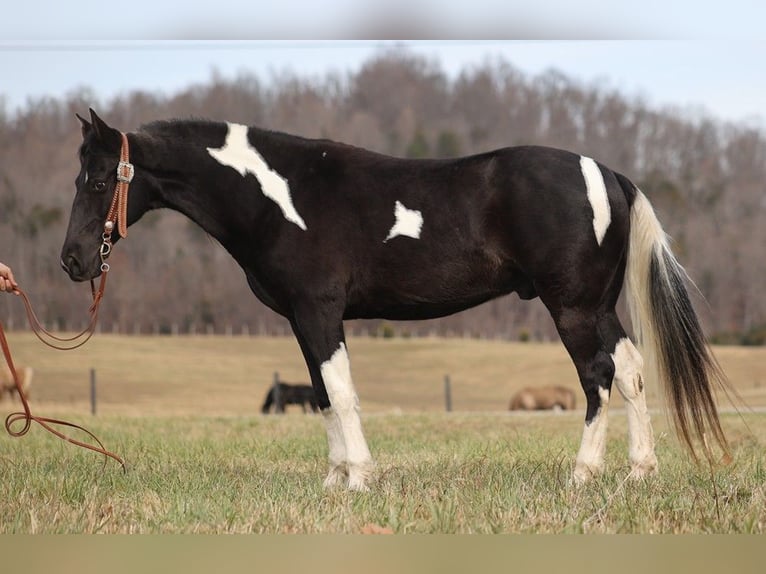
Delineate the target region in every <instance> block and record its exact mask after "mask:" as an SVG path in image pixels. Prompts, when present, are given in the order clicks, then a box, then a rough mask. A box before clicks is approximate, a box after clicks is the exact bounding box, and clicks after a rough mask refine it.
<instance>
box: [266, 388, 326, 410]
mask: <svg viewBox="0 0 766 574" xmlns="http://www.w3.org/2000/svg"><path fill="white" fill-rule="evenodd" d="M277 385H278V387H277ZM287 405H300V406H301V408H302V409H303V412H304V413H306V412H307V411H306V405H308V407H309V408H310V409H311V412H314V413H315V412H317V411H318V410H319V405H318V404H317V400H316V395H315V394H314V388H313V387H312V386H311V385H303V384H299V383H283V382H281V381H280V382H279V383H276V384H275V385H272V386H271V387H270V388H269V391H268V392H267V393H266V398H265V399H264V401H263V406H261V412H262V413H263V414H264V415H267V414H269V412H270V411H271V409H272V407H273V408H274V412H275V413H283V412H285V407H286V406H287Z"/></svg>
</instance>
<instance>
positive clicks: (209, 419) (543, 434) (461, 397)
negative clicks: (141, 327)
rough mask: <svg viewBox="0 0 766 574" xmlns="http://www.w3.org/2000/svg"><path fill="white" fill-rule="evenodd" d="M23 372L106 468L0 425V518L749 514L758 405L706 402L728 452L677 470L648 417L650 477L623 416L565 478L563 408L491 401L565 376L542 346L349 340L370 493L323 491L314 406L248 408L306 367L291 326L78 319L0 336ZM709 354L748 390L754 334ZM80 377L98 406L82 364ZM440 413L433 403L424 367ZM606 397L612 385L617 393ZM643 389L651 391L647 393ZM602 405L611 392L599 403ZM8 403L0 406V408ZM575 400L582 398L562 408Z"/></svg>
mask: <svg viewBox="0 0 766 574" xmlns="http://www.w3.org/2000/svg"><path fill="white" fill-rule="evenodd" d="M10 342H11V346H12V348H13V350H14V356H15V357H16V361H17V363H18V364H30V365H32V366H33V367H34V368H35V369H36V375H35V379H34V382H33V385H32V391H33V403H32V406H33V410H34V411H35V412H36V414H39V415H56V416H64V417H65V418H67V419H68V420H72V421H73V422H77V423H80V424H84V425H85V426H87V427H88V428H89V429H90V430H91V431H93V432H94V433H95V434H97V435H98V436H99V438H101V439H102V440H103V441H104V443H105V445H106V446H107V447H108V448H110V449H111V450H114V451H116V452H117V453H119V454H120V455H121V456H123V457H124V458H125V459H126V461H127V462H128V465H129V469H128V472H126V473H123V472H122V470H121V469H120V467H119V466H118V465H116V464H114V463H113V462H111V461H110V462H108V463H107V464H106V466H103V465H102V460H101V459H100V457H98V456H97V455H94V454H93V453H90V452H86V451H84V450H81V449H78V448H75V447H73V446H72V445H68V444H66V443H63V442H62V441H59V440H57V439H55V438H54V437H52V436H51V435H49V434H47V433H45V432H43V431H42V430H41V429H39V428H35V429H33V430H32V431H31V432H30V433H29V435H27V436H25V437H23V438H20V439H14V438H11V437H9V436H7V435H3V436H2V438H0V533H59V532H66V533H95V532H106V533H128V532H135V533H139V532H140V533H166V532H184V533H191V532H207V533H223V532H259V533H282V532H284V533H289V532H307V533H316V532H322V533H327V532H333V533H360V532H362V533H363V532H394V533H415V532H429V533H432V532H458V533H467V532H527V533H543V532H544V533H549V532H550V533H552V532H555V533H570V532H571V533H579V532H584V533H602V532H630V533H635V532H641V533H649V532H654V533H671V532H690V533H700V532H721V533H740V532H750V533H761V532H763V531H764V529H765V527H766V466H765V465H764V448H763V447H764V444H766V415H764V414H761V413H760V410H759V409H756V412H747V410H745V412H744V413H743V414H742V415H738V414H729V413H727V414H725V415H724V417H723V425H724V429H725V430H726V432H727V434H728V435H729V437H730V440H731V441H732V445H733V448H734V457H735V460H734V462H733V463H732V464H730V465H728V466H720V467H715V468H713V469H711V468H709V467H707V466H705V465H703V466H695V465H694V464H693V463H692V462H691V461H690V459H689V457H688V456H687V455H686V454H685V453H684V452H683V451H682V450H681V447H680V446H679V444H678V441H677V440H676V439H675V437H674V436H673V435H672V433H670V432H669V431H668V424H667V422H666V420H665V417H663V416H662V415H660V414H659V413H656V414H654V416H653V421H654V423H655V435H656V437H657V442H658V446H657V454H658V458H659V462H660V467H661V474H660V476H658V477H656V478H653V479H650V480H647V481H645V482H639V483H633V482H625V477H626V475H627V473H628V468H627V444H626V427H625V416H624V414H623V413H622V412H621V411H620V409H619V408H616V409H613V410H612V411H611V413H610V441H609V445H608V449H607V471H606V473H605V475H604V476H603V477H601V478H599V479H597V480H596V481H595V482H594V483H593V484H591V485H589V486H588V487H585V488H575V487H573V486H571V485H570V484H569V475H570V473H571V470H572V465H573V462H574V456H575V453H576V450H577V447H578V444H579V439H580V433H581V430H582V411H578V412H573V413H561V414H509V413H507V411H506V407H507V403H508V399H509V398H510V395H511V393H512V392H513V391H514V390H515V389H517V388H519V387H520V386H522V385H526V384H544V383H557V384H565V385H571V386H573V387H575V386H577V383H576V380H575V374H574V368H573V367H572V366H571V363H570V362H569V359H568V358H567V356H566V354H565V353H564V351H563V349H561V347H560V346H559V345H537V344H530V345H527V344H509V343H503V342H487V341H465V340H439V339H413V340H401V339H400V340H383V339H377V340H375V339H352V340H351V341H350V342H349V349H350V352H351V357H352V373H353V375H354V378H355V381H356V384H357V389H358V392H359V395H360V398H361V402H362V408H363V422H364V425H365V431H366V434H367V437H368V440H369V443H370V448H371V450H372V452H373V456H374V457H375V459H376V461H377V464H378V467H377V474H376V480H375V482H374V484H373V488H372V490H371V492H369V493H362V494H358V493H348V492H345V491H326V490H324V489H323V488H322V486H321V482H322V478H323V477H324V474H325V471H326V468H325V464H326V463H325V459H326V454H327V445H326V439H325V435H324V429H323V425H322V421H321V418H320V417H317V416H303V415H301V414H298V412H297V411H291V412H289V413H288V415H287V416H282V417H275V416H270V417H264V416H261V415H260V414H259V408H260V403H261V401H262V399H263V395H264V394H265V392H266V390H267V389H268V386H269V385H270V383H271V379H272V376H273V372H274V371H275V370H276V371H279V372H280V374H281V375H282V377H283V378H284V379H285V380H296V381H297V380H305V378H306V377H305V367H304V366H303V363H302V359H301V358H300V355H299V352H298V348H297V345H296V344H295V343H294V342H293V340H292V339H289V338H284V339H260V338H245V337H229V338H225V337H204V336H199V337H162V338H150V337H118V336H111V335H97V336H96V337H94V339H93V340H92V341H91V342H90V343H89V344H88V345H87V346H86V347H84V348H83V349H81V350H78V351H74V352H71V353H60V352H55V351H49V350H47V349H45V348H43V347H42V346H41V345H40V344H39V343H38V342H36V341H35V340H33V339H32V338H31V336H30V335H27V334H13V335H12V336H11V341H10ZM717 354H718V356H719V359H720V360H721V362H722V364H723V366H724V368H725V370H726V371H727V372H728V374H729V376H730V378H731V379H732V382H733V384H734V385H735V387H736V388H737V389H738V391H739V393H740V395H741V396H742V397H743V398H744V400H745V401H746V402H747V404H748V405H750V406H753V407H763V406H764V405H766V400H765V399H766V396H764V389H763V387H764V386H766V349H739V348H720V349H717ZM90 368H94V369H96V372H97V376H98V393H99V402H98V416H96V417H92V416H90V415H89V414H88V413H89V404H88V372H89V369H90ZM447 373H449V374H450V376H451V378H452V381H453V389H452V393H453V402H454V407H455V409H456V412H453V413H444V412H443V410H444V399H443V394H442V393H443V376H444V374H447ZM616 395H617V393H615V395H614V396H615V397H616ZM657 400H658V393H657V392H656V389H655V391H654V392H650V403H651V404H652V405H654V406H655V407H656V406H657V404H658V403H657ZM613 404H614V406H615V407H619V400H618V399H617V398H615V400H614V401H613ZM14 406H16V405H11V404H9V403H7V402H6V403H0V407H1V408H2V414H5V413H7V412H10V411H11V410H13V407H14ZM580 406H582V405H580Z"/></svg>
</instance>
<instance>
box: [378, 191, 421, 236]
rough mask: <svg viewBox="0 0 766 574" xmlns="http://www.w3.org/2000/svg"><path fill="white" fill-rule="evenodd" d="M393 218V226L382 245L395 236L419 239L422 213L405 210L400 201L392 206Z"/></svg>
mask: <svg viewBox="0 0 766 574" xmlns="http://www.w3.org/2000/svg"><path fill="white" fill-rule="evenodd" d="M394 217H395V218H396V221H395V222H394V226H393V227H392V228H391V231H389V232H388V237H386V238H385V239H384V240H383V243H385V242H387V241H388V240H389V239H392V238H394V237H396V236H397V235H404V236H406V237H412V238H413V239H420V230H421V228H422V227H423V214H422V213H420V212H419V211H417V210H415V209H407V208H406V207H404V204H402V202H401V201H397V202H396V204H395V205H394Z"/></svg>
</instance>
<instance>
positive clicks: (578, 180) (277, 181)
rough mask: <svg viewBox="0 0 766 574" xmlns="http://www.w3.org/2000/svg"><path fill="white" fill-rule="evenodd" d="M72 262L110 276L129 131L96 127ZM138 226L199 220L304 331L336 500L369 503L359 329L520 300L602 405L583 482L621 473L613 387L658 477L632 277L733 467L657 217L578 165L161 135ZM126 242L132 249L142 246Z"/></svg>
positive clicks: (676, 408)
mask: <svg viewBox="0 0 766 574" xmlns="http://www.w3.org/2000/svg"><path fill="white" fill-rule="evenodd" d="M80 121H81V123H82V134H83V143H82V146H81V148H80V162H81V169H80V173H79V175H78V177H77V180H76V186H77V194H76V196H75V199H74V204H73V207H72V213H71V219H70V222H69V228H68V231H67V236H66V240H65V241H64V245H63V249H62V253H61V262H62V265H63V267H64V269H65V270H66V272H67V273H68V274H69V276H70V277H71V279H73V280H75V281H83V280H87V279H91V278H93V277H95V276H98V275H99V273H100V265H101V259H100V256H99V249H100V246H101V244H102V239H101V233H102V230H103V226H104V219H105V217H106V214H107V211H108V210H109V207H110V201H111V195H112V194H111V193H110V190H112V189H113V188H114V187H115V185H116V168H117V164H118V160H119V156H120V152H121V140H122V134H121V132H119V131H118V130H116V129H114V128H112V127H109V126H108V125H107V124H106V123H105V122H104V121H103V120H101V119H100V118H99V117H98V116H97V115H96V114H95V113H93V111H92V110H91V117H90V121H87V120H84V119H82V118H80ZM127 141H128V142H129V149H130V161H131V162H132V163H133V165H134V167H135V176H134V179H133V181H132V183H131V186H130V199H129V202H128V205H127V224H128V225H129V224H132V223H135V222H136V221H138V220H139V219H140V218H141V216H142V215H143V214H144V213H146V212H147V211H148V210H151V209H156V208H170V209H173V210H176V211H179V212H181V213H183V214H185V215H186V216H188V217H189V218H190V219H192V220H193V221H194V222H196V223H197V224H199V225H200V226H201V227H202V228H204V229H205V230H206V231H207V232H208V233H209V234H211V235H212V236H213V237H215V238H216V239H217V240H218V241H219V242H220V243H221V245H222V246H223V247H224V248H225V249H226V250H227V251H228V252H229V253H230V254H231V255H232V257H234V259H235V260H236V261H237V262H238V263H239V264H240V266H241V267H242V269H243V271H244V273H245V276H246V277H247V281H248V283H249V285H250V287H251V289H252V291H253V293H255V295H256V297H258V299H260V300H261V301H262V302H263V303H265V304H266V305H267V306H269V307H270V308H271V309H273V310H274V311H276V312H277V313H279V314H281V315H283V316H284V317H286V318H287V319H288V320H289V321H290V324H291V326H292V328H293V331H294V333H295V336H296V338H297V340H298V343H299V345H300V348H301V350H302V352H303V355H304V357H305V360H306V364H307V366H308V370H309V373H310V375H311V383H312V385H313V387H314V390H315V392H316V397H317V401H318V403H319V407H320V408H321V410H322V413H323V415H324V421H325V423H326V429H327V436H328V441H329V462H330V470H329V474H328V475H327V478H326V479H325V485H327V486H332V485H336V484H345V485H347V486H348V488H350V489H354V490H364V489H366V488H368V484H369V482H370V478H371V475H372V472H373V461H372V458H371V456H370V451H369V449H368V447H367V442H366V440H365V437H364V434H363V432H362V425H361V421H360V416H359V401H358V398H357V395H356V392H355V390H354V386H353V384H352V380H351V370H350V364H349V357H348V353H347V349H346V342H345V336H344V331H343V320H344V319H355V318H386V319H395V320H401V319H428V318H433V317H441V316H444V315H448V314H450V313H455V312H457V311H460V310H463V309H466V308H468V307H471V306H474V305H478V304H480V303H482V302H484V301H487V300H489V299H492V298H494V297H497V296H500V295H504V294H507V293H511V292H516V293H517V294H518V295H519V297H521V298H522V299H532V298H534V297H540V299H541V300H542V301H543V303H544V304H545V305H546V307H547V308H548V310H549V311H550V313H551V315H552V317H553V320H554V321H555V324H556V327H557V329H558V332H559V334H560V335H561V339H562V341H563V343H564V345H565V346H566V349H567V350H568V352H569V354H570V355H571V357H572V360H573V361H574V364H575V366H576V368H577V373H578V375H579V378H580V382H581V385H582V388H583V390H584V392H585V397H586V401H587V408H586V414H585V427H584V431H583V435H582V443H581V446H580V449H579V452H578V454H577V458H576V461H575V466H574V472H573V478H574V479H575V481H576V482H583V481H586V480H588V479H589V478H590V477H592V476H593V475H595V474H597V473H598V472H600V471H601V470H602V469H603V463H604V449H605V445H606V430H607V408H608V403H609V397H610V391H611V388H612V384H613V383H614V384H615V385H616V386H617V389H618V391H619V392H620V393H621V394H622V396H623V397H624V398H625V402H626V409H627V417H628V436H629V460H630V464H631V467H632V471H631V472H632V475H633V476H636V477H643V476H645V475H647V474H651V473H653V472H655V471H656V467H657V459H656V457H655V454H654V439H653V435H652V427H651V424H650V420H649V414H648V412H647V408H646V401H645V393H644V378H643V376H642V368H643V361H642V357H641V355H640V354H639V352H638V350H637V349H636V347H635V346H634V345H633V343H632V342H631V340H630V339H629V338H628V336H627V335H626V333H625V330H624V329H623V327H622V325H621V324H620V322H619V320H618V318H617V314H616V313H615V304H616V302H617V298H618V295H619V294H620V291H621V289H622V286H623V281H624V280H626V283H627V291H628V296H629V302H630V305H631V312H632V319H633V325H634V330H635V332H636V336H637V339H638V340H639V341H640V342H641V344H642V345H643V348H644V349H645V354H646V355H647V359H648V361H647V367H652V369H650V370H651V371H652V372H656V375H657V376H656V378H655V379H651V380H660V381H662V382H663V383H664V385H665V387H666V389H667V390H668V395H669V396H670V398H671V408H672V412H673V415H674V420H675V423H676V427H677V430H678V431H679V435H680V437H681V439H682V440H683V442H684V443H685V444H686V445H687V446H688V447H689V449H690V450H691V452H692V454H694V452H695V446H694V445H695V444H696V445H699V444H700V443H704V445H705V449H706V453H707V452H709V451H708V450H707V448H708V447H707V445H708V444H709V442H710V439H712V441H713V442H717V443H718V444H719V445H720V446H721V447H722V448H723V450H724V451H727V442H726V438H725V436H724V434H723V432H722V430H721V426H720V423H719V419H718V414H717V409H716V404H715V401H714V398H713V394H712V388H713V386H714V384H723V383H724V382H725V379H724V377H723V375H722V373H721V372H720V370H719V369H718V368H717V363H716V362H715V359H714V358H713V356H712V355H711V353H710V351H709V349H708V347H707V345H706V343H705V341H704V338H703V334H702V331H701V328H700V325H699V322H698V320H697V317H696V316H695V313H694V311H693V309H692V306H691V304H690V301H689V297H688V294H687V291H686V288H685V287H684V278H685V273H684V271H683V269H682V268H681V267H680V265H679V264H678V263H677V261H676V259H675V258H674V256H673V255H672V253H671V250H670V248H669V246H668V241H667V239H666V236H665V233H664V232H663V230H662V228H661V226H660V224H659V222H658V221H657V218H656V217H655V214H654V211H653V210H652V207H651V205H650V204H649V201H648V200H647V199H646V197H645V196H644V195H643V194H642V193H641V191H639V190H638V189H637V188H636V187H635V186H634V185H633V184H632V183H631V182H630V181H629V180H628V179H627V178H626V177H624V176H622V175H620V174H619V173H616V172H614V171H612V170H610V169H608V168H607V167H605V166H603V165H601V164H599V163H597V162H596V161H594V160H593V159H591V158H589V157H584V156H580V155H577V154H575V153H571V152H568V151H562V150H558V149H551V148H544V147H535V146H523V147H514V148H506V149H500V150H497V151H492V152H488V153H482V154H479V155H473V156H470V157H461V158H455V159H440V160H407V159H400V158H394V157H387V156H385V155H381V154H377V153H373V152H370V151H367V150H364V149H360V148H357V147H352V146H349V145H344V144H341V143H336V142H333V141H328V140H311V139H304V138H301V137H296V136H292V135H287V134H284V133H278V132H273V131H266V130H262V129H258V128H255V127H247V126H244V125H237V124H232V123H218V122H209V121H198V120H189V121H185V120H184V121H180V120H176V121H159V122H154V123H150V124H148V125H146V126H143V127H142V128H140V129H139V130H138V131H136V132H135V133H129V134H127ZM123 235H124V233H123Z"/></svg>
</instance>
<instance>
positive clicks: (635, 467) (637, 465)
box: [629, 454, 657, 480]
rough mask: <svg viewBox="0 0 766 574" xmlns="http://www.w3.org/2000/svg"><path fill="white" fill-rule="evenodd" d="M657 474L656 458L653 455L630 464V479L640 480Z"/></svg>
mask: <svg viewBox="0 0 766 574" xmlns="http://www.w3.org/2000/svg"><path fill="white" fill-rule="evenodd" d="M656 474H657V457H656V456H654V454H651V455H649V456H647V457H646V458H644V459H642V460H641V461H639V462H631V465H630V475H629V476H630V478H633V479H635V480H642V479H644V478H649V477H650V476H655V475H656Z"/></svg>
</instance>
